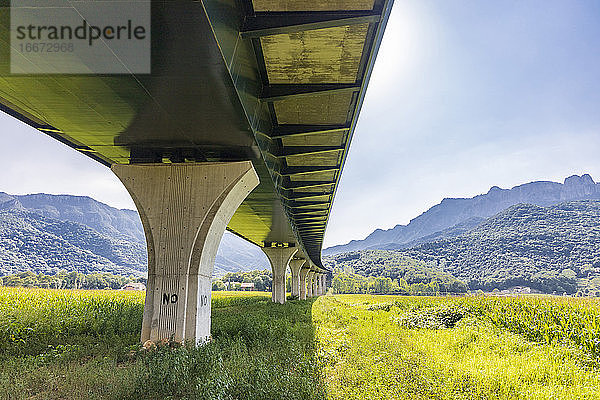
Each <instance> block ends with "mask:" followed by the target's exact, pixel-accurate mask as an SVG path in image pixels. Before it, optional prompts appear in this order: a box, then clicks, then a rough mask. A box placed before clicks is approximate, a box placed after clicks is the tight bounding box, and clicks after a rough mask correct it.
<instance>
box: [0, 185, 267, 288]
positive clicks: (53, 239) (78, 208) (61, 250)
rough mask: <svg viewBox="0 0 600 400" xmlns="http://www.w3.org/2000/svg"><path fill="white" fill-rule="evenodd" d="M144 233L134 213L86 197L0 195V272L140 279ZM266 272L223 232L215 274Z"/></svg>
mask: <svg viewBox="0 0 600 400" xmlns="http://www.w3.org/2000/svg"><path fill="white" fill-rule="evenodd" d="M146 260H147V255H146V243H145V238H144V232H143V229H142V225H141V222H140V219H139V216H138V214H137V212H136V211H133V210H120V209H116V208H113V207H110V206H108V205H106V204H103V203H101V202H99V201H96V200H94V199H92V198H90V197H82V196H70V195H49V194H30V195H18V196H17V195H9V194H6V193H2V192H0V274H1V275H7V274H13V273H18V272H23V271H26V270H32V271H34V272H37V273H45V274H53V273H56V272H58V270H60V269H63V270H67V271H79V272H84V273H92V272H110V273H114V274H122V275H130V274H132V275H136V276H138V275H143V274H145V273H146V272H147V261H146ZM265 268H269V264H268V260H267V259H266V258H265V257H264V255H263V253H262V251H261V250H260V249H259V248H258V247H257V246H254V245H252V244H250V243H248V242H246V241H244V240H242V239H240V238H238V237H236V236H234V235H233V234H231V233H229V232H226V233H225V235H224V237H223V240H222V242H221V246H220V247H219V251H218V253H217V258H216V262H215V275H217V276H218V275H222V274H224V273H226V272H232V271H240V270H252V269H265Z"/></svg>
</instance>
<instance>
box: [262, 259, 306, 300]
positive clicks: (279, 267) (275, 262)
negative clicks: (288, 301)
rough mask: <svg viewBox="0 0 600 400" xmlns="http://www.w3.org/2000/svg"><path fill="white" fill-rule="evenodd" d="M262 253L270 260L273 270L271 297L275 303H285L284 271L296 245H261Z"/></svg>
mask: <svg viewBox="0 0 600 400" xmlns="http://www.w3.org/2000/svg"><path fill="white" fill-rule="evenodd" d="M263 251H264V253H265V254H266V255H267V258H268V259H269V261H270V262H271V270H272V271H273V289H272V293H271V299H272V300H273V302H275V303H280V304H284V303H285V271H286V270H287V267H288V265H289V263H290V260H291V258H292V257H293V256H294V254H296V252H297V251H298V249H297V248H296V247H263Z"/></svg>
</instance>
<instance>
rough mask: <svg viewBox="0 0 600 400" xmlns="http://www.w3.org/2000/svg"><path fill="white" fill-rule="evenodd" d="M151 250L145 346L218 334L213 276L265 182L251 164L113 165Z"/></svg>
mask: <svg viewBox="0 0 600 400" xmlns="http://www.w3.org/2000/svg"><path fill="white" fill-rule="evenodd" d="M112 171H113V172H114V173H115V174H116V175H117V176H118V177H119V179H120V180H121V181H122V182H123V184H124V185H125V187H126V188H127V190H128V191H129V194H130V195H131V197H132V198H133V201H134V202H135V205H136V207H137V209H138V211H139V214H140V218H141V220H142V224H143V226H144V233H145V235H146V243H147V246H148V285H147V290H146V302H145V305H144V316H143V323H142V335H141V340H142V342H145V341H146V340H152V341H158V340H161V339H171V340H175V341H178V342H182V341H188V342H194V343H196V344H197V343H200V342H202V341H204V340H206V338H208V337H209V336H210V302H211V289H212V285H211V277H212V273H213V269H214V262H215V256H216V253H217V249H218V247H219V243H220V241H221V237H222V236H223V233H224V232H225V228H226V227H227V224H228V223H229V220H230V219H231V217H232V216H233V214H234V213H235V211H236V210H237V208H238V207H239V205H240V204H241V203H242V202H243V201H244V199H245V198H246V196H248V194H249V193H250V192H251V191H252V189H254V188H255V187H256V186H257V185H258V183H259V181H258V176H257V174H256V172H255V171H254V168H253V166H252V163H251V162H250V161H244V162H230V163H185V164H131V165H113V166H112Z"/></svg>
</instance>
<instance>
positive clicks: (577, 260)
mask: <svg viewBox="0 0 600 400" xmlns="http://www.w3.org/2000/svg"><path fill="white" fill-rule="evenodd" d="M599 244H600V201H595V200H587V201H574V202H566V203H561V204H558V205H552V206H547V207H540V206H536V205H532V204H518V205H515V206H512V207H509V208H508V209H506V210H504V211H502V212H500V213H499V214H497V215H495V216H493V217H491V218H489V219H487V220H486V221H484V222H482V223H481V224H479V225H478V226H477V227H475V228H473V229H472V230H470V231H469V232H467V233H465V234H462V235H460V236H457V237H449V238H444V239H441V240H435V241H432V242H430V243H424V244H420V245H417V246H415V247H413V248H410V249H403V250H399V253H400V254H403V255H405V256H408V257H411V258H414V259H417V260H420V261H422V262H430V263H434V264H435V265H436V266H437V267H438V269H439V270H440V271H444V272H446V273H448V274H450V275H452V276H455V277H456V278H458V279H460V280H462V281H464V282H465V283H467V284H468V285H469V287H470V288H471V289H484V290H492V289H494V288H498V289H506V288H510V287H513V286H527V287H530V288H533V289H536V290H539V291H541V292H545V293H553V292H557V293H563V292H567V293H574V292H576V291H578V290H583V291H586V290H587V291H594V292H595V291H596V290H600V246H599ZM399 247H401V246H399Z"/></svg>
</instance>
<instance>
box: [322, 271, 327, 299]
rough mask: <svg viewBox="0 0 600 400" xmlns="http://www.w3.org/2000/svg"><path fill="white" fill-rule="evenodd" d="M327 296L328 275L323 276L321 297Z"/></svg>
mask: <svg viewBox="0 0 600 400" xmlns="http://www.w3.org/2000/svg"><path fill="white" fill-rule="evenodd" d="M325 294H327V274H321V295H325Z"/></svg>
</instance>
